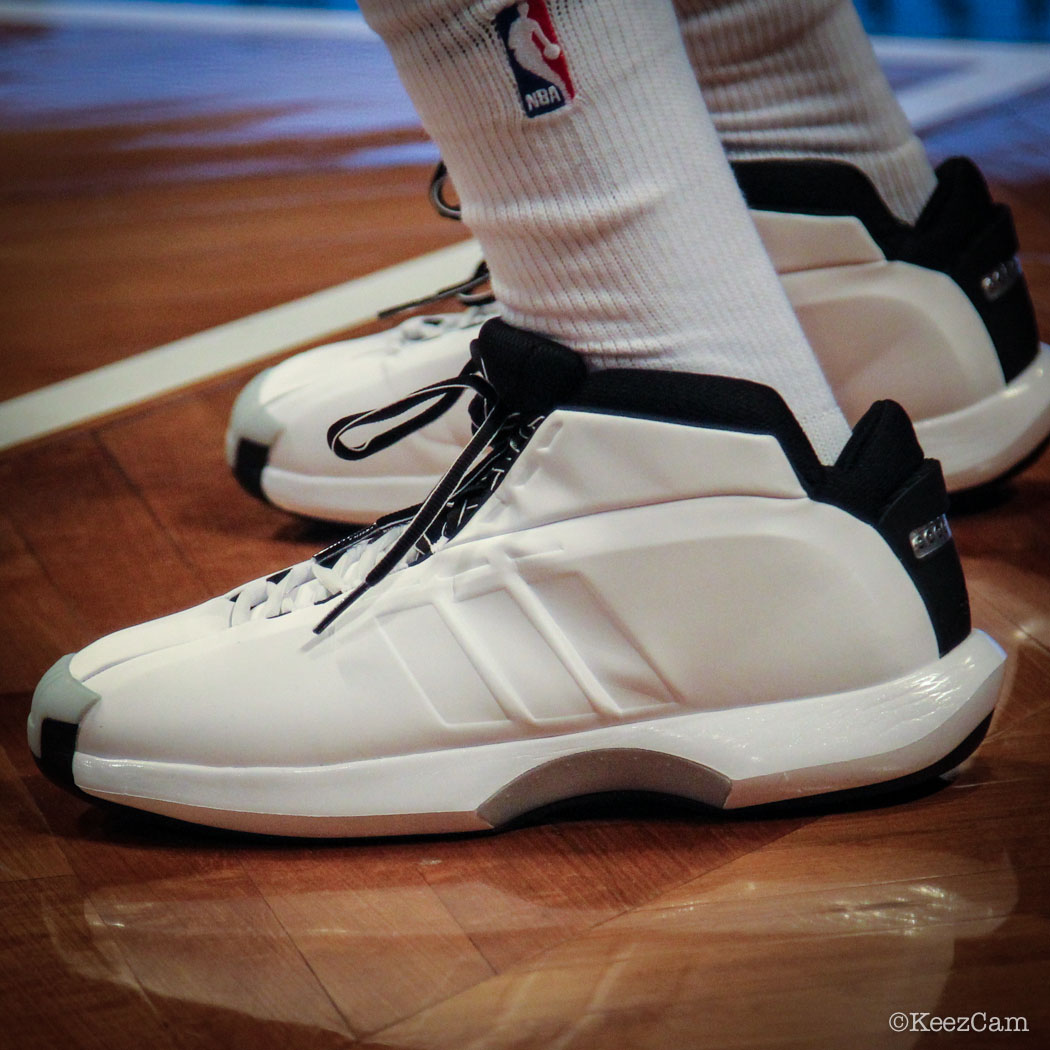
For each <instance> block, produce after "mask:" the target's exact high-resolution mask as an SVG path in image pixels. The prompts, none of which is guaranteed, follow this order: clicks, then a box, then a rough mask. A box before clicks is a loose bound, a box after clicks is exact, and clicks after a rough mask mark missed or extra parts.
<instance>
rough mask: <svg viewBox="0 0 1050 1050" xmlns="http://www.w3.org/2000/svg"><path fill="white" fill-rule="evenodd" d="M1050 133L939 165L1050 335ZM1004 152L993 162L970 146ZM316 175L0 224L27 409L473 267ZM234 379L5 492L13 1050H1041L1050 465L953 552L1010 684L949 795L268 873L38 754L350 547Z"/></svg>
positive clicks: (38, 463) (41, 461)
mask: <svg viewBox="0 0 1050 1050" xmlns="http://www.w3.org/2000/svg"><path fill="white" fill-rule="evenodd" d="M1045 113H1046V100H1045V99H1042V98H1041V97H1040V96H1038V95H1036V96H1033V97H1031V98H1029V99H1028V100H1026V101H1025V102H1024V104H1020V103H1018V102H1016V101H1014V102H1011V103H1010V104H1009V106H1006V107H1004V108H1000V110H999V111H998V114H997V116H996V115H995V114H993V115H992V116H988V115H985V116H982V117H980V118H974V119H973V120H971V121H968V122H961V123H957V124H956V125H954V126H952V127H950V128H945V129H941V130H940V131H939V132H938V134H937V135H934V136H932V137H931V148H934V149H935V151H936V152H938V153H939V154H940V155H945V154H947V153H948V152H952V151H955V150H957V149H960V148H968V149H970V150H971V151H973V152H976V153H977V154H978V157H979V159H980V160H982V162H984V163H986V164H989V165H990V166H991V167H993V168H994V170H995V171H996V172H997V179H996V188H997V192H998V193H999V194H1000V196H1001V197H1003V198H1004V199H1006V200H1008V201H1009V202H1010V203H1011V204H1012V205H1013V206H1014V207H1015V209H1016V211H1017V214H1018V216H1019V219H1020V225H1021V229H1022V239H1023V243H1024V262H1025V266H1026V269H1027V272H1028V274H1029V278H1030V280H1031V282H1032V284H1033V288H1034V291H1035V295H1036V297H1037V300H1038V306H1039V310H1040V317H1041V321H1042V324H1043V327H1044V331H1048V330H1050V163H1047V162H1046V159H1045V158H1043V157H1042V156H1041V153H1040V150H1041V147H1039V146H1038V140H1033V142H1035V145H1033V147H1032V149H1031V151H1030V152H1029V153H1027V154H1026V155H1025V158H1024V159H1025V160H1026V161H1027V162H1028V163H1027V166H1026V167H1025V171H1026V177H1025V178H1024V179H1011V178H1010V177H1009V172H1008V168H1009V164H1010V158H1009V157H1004V156H1003V155H1002V154H1001V153H998V152H997V150H998V149H999V146H998V145H997V143H1001V142H1002V141H1003V140H1004V139H1003V136H1006V137H1007V140H1009V136H1008V134H1007V133H1008V132H1009V133H1015V138H1014V139H1013V140H1010V141H1016V140H1017V139H1018V138H1020V139H1023V134H1022V132H1023V128H1024V126H1025V122H1028V124H1029V125H1030V126H1036V127H1038V126H1045V125H1043V124H1042V122H1043V121H1044V119H1045ZM993 117H994V126H995V128H996V129H997V131H998V132H999V137H998V138H994V137H988V136H985V137H982V136H981V135H980V134H979V131H980V129H981V127H982V126H984V124H989V126H991V124H990V122H992V120H993ZM1018 122H1020V125H1021V130H1018ZM69 134H71V135H72V134H73V132H70V133H69ZM76 141H77V144H78V145H77V148H81V147H83V148H85V149H86V153H85V156H86V157H88V158H91V159H90V164H89V163H88V162H87V161H85V162H84V164H83V166H82V170H84V171H88V172H90V171H95V172H98V171H103V170H105V168H106V165H107V163H109V162H110V158H112V157H113V155H114V154H113V153H112V146H111V144H108V143H107V142H106V141H104V140H102V139H98V138H96V139H93V140H91V142H92V143H93V144H89V145H87V146H85V143H86V142H87V139H85V138H84V137H81V138H78V139H77V140H76ZM56 142H57V143H59V144H60V145H61V142H62V140H61V136H59V137H58V138H56V139H54V140H53V142H52V145H54V143H56ZM67 144H68V143H67ZM39 148H40V149H43V146H40V147H39ZM48 148H51V147H48ZM56 148H57V147H56ZM260 148H261V147H260ZM27 149H29V147H28V146H27ZM33 149H37V147H33ZM33 149H29V152H30V153H31V154H32V155H33V156H36V157H37V158H38V161H39V157H40V154H39V153H33ZM322 153H323V150H319V155H320V154H322ZM114 163H119V157H118V158H117V160H116V161H114ZM1040 164H1043V166H1044V171H1045V174H1044V175H1039V176H1032V175H1031V171H1032V170H1033V167H1035V168H1038V167H1039V165H1040ZM92 165H93V167H92ZM320 167H321V169H322V170H321V171H320V172H315V173H311V172H309V171H306V172H302V173H300V174H288V173H282V174H279V175H269V176H267V175H254V176H251V177H239V176H236V175H227V176H225V177H222V178H216V179H213V180H199V179H198V180H195V181H193V182H192V183H185V184H184V183H181V182H178V181H176V182H165V183H163V184H148V180H146V181H144V182H143V184H141V185H138V186H137V187H135V188H129V187H128V186H127V185H122V186H120V187H118V188H116V189H114V190H112V192H110V191H107V190H106V189H105V188H104V187H102V188H100V186H99V185H98V184H97V183H92V180H91V179H86V181H85V182H84V183H83V184H82V185H80V186H79V188H78V186H77V183H76V180H75V179H73V180H72V181H67V182H64V183H63V188H62V190H61V193H59V192H57V191H53V190H50V189H48V186H47V185H46V184H44V182H38V183H34V181H33V179H34V178H35V177H36V176H33V177H32V178H29V180H28V182H26V183H25V185H24V186H23V189H22V191H21V197H20V198H19V197H18V195H14V194H8V195H7V196H5V198H4V200H3V202H2V203H0V212H2V216H3V218H4V221H5V224H6V225H5V228H6V229H8V230H12V231H13V233H12V234H11V236H10V237H9V238H7V239H6V241H5V247H4V248H3V249H2V251H3V252H6V253H7V256H6V258H7V259H8V260H9V261H10V260H12V259H14V260H15V261H16V262H17V261H19V260H24V261H25V270H24V272H23V273H22V274H21V276H20V278H19V280H20V281H21V282H22V283H21V284H20V285H18V286H17V288H16V293H17V294H15V295H13V296H11V297H10V301H9V302H8V303H7V304H6V305H5V310H7V311H9V313H8V315H7V318H8V320H10V319H11V318H14V319H15V324H14V335H13V339H14V340H15V342H14V344H12V345H13V346H14V347H15V351H16V352H12V353H11V354H10V356H9V358H8V360H9V362H10V363H9V364H8V365H7V366H6V372H5V375H4V379H3V382H4V383H5V384H6V387H5V389H6V390H8V391H9V392H10V391H15V390H20V389H30V388H32V387H33V386H35V385H37V384H38V383H39V382H41V381H43V380H44V379H45V378H47V377H48V376H52V375H60V374H65V373H67V372H68V371H69V370H70V369H74V370H76V369H79V368H87V367H92V366H93V365H95V364H98V363H101V362H103V361H105V360H112V359H113V358H114V357H119V356H121V355H123V354H124V353H127V352H131V351H133V350H135V349H142V348H144V347H146V346H149V345H151V344H152V343H154V342H159V341H162V340H164V339H167V338H171V337H173V336H176V335H181V334H186V333H188V332H191V331H194V330H197V329H199V328H201V327H204V326H206V325H208V324H212V323H215V322H217V321H219V320H225V319H229V318H230V317H236V316H240V315H242V314H243V313H246V312H248V311H250V310H253V309H256V308H258V307H259V306H262V305H269V304H271V303H274V302H279V301H282V300H284V299H286V298H289V297H291V296H293V295H296V294H300V293H301V292H303V291H309V290H313V289H314V288H320V287H323V286H325V285H326V284H330V283H333V282H334V281H337V280H342V279H345V278H346V277H349V276H352V275H353V274H354V273H357V272H364V271H366V270H369V269H371V268H373V267H375V266H378V265H382V264H383V263H384V262H392V261H395V260H397V259H399V258H403V257H405V256H407V255H409V254H412V253H414V252H417V251H421V250H424V249H425V248H428V247H431V246H433V245H435V244H437V243H441V242H442V240H443V239H449V238H450V237H454V236H456V231H455V230H454V229H453V230H451V231H448V230H446V229H445V224H442V223H439V222H437V221H436V220H433V219H431V218H430V217H429V215H428V212H427V209H426V206H425V204H423V203H422V201H421V200H420V199H419V189H420V187H421V186H422V185H424V184H425V179H426V171H425V169H423V168H414V167H406V168H400V169H384V170H382V171H381V172H351V173H349V174H347V173H341V174H337V173H334V172H332V171H328V170H324V167H325V166H324V165H323V164H322V165H321V166H320ZM33 170H34V171H36V170H43V165H42V162H40V163H38V164H37V167H36V168H34V169H33ZM34 187H35V188H34ZM118 213H119V216H120V221H119V222H114V221H112V217H113V216H114V215H115V214H118ZM219 241H221V246H219V247H215V245H216V244H217V243H218V242H219ZM333 245H334V247H333ZM202 246H209V247H208V249H207V250H204V249H203V248H202ZM259 246H263V248H265V250H264V251H260V250H258V249H259ZM216 253H217V254H216ZM104 260H109V262H108V263H107V264H106V265H103V261H104ZM14 268H15V269H16V270H17V269H19V267H18V266H15V267H14ZM217 273H222V274H224V275H225V276H224V277H223V281H222V286H221V294H220V291H219V290H218V289H217V287H216V280H217V279H216V274H217ZM100 275H101V277H100ZM453 276H455V275H453ZM59 279H60V280H61V283H62V294H61V295H60V296H59V295H56V294H55V287H54V281H57V280H59ZM8 330H9V331H10V330H11V326H10V325H8ZM244 378H245V376H244V375H239V376H234V377H231V378H227V379H222V380H218V381H214V382H211V383H208V384H206V385H204V386H201V387H199V388H197V389H194V390H192V391H190V392H187V393H183V394H180V395H176V396H172V397H169V398H166V399H163V400H161V401H156V402H151V403H149V404H146V405H143V406H141V407H139V408H137V409H135V410H132V411H129V412H127V413H125V414H123V415H121V416H119V417H116V418H113V419H109V420H107V421H104V422H102V423H100V424H97V425H94V426H92V427H89V428H86V429H81V430H78V431H74V432H70V433H66V434H63V435H59V436H57V437H55V438H52V439H49V440H46V441H43V442H39V443H37V444H35V445H33V446H30V447H26V448H23V449H20V450H16V451H14V452H11V453H9V454H7V455H5V456H4V457H2V458H0V491H2V493H3V501H2V504H0V552H2V559H0V585H2V588H3V601H2V602H0V637H2V638H3V639H4V642H3V657H2V666H0V683H2V685H0V691H2V693H3V695H2V697H0V797H2V802H0V1024H2V1028H0V1045H3V1046H5V1047H6V1046H10V1047H12V1048H18V1050H22V1048H26V1050H29V1048H47V1050H50V1048H59V1047H62V1048H76V1050H80V1048H84V1050H94V1048H99V1050H101V1048H106V1050H123V1048H128V1050H132V1048H135V1050H137V1048H141V1047H151V1048H161V1050H169V1048H194V1050H198V1048H199V1050H213V1048H214V1050H230V1048H236V1050H239V1048H242V1047H244V1048H248V1047H251V1048H268V1047H274V1048H277V1047H286V1048H287V1047H291V1048H299V1047H304V1048H305V1047H309V1048H313V1047H319V1048H327V1047H333V1048H335V1047H347V1046H352V1045H361V1046H367V1047H375V1048H379V1047H405V1048H420V1050H423V1048H428V1050H429V1048H435V1050H436V1048H449V1050H466V1048H472V1050H475V1048H482V1047H484V1048H489V1047H493V1048H499V1047H506V1048H514V1050H525V1048H529V1050H531V1048H546V1047H558V1048H571V1050H583V1048H592V1047H593V1048H602V1050H605V1048H609V1047H626V1048H645V1050H648V1048H654V1050H655V1048H660V1050H664V1048H667V1050H675V1048H681V1047H723V1048H724V1047H777V1048H784V1047H800V1048H803V1047H804V1048H809V1047H828V1048H832V1047H834V1048H841V1047H845V1046H851V1047H853V1046H856V1047H883V1046H885V1047H894V1048H896V1047H907V1046H917V1047H933V1046H941V1045H950V1046H952V1047H984V1046H1015V1045H1016V1046H1031V1047H1037V1046H1045V1045H1048V1040H1050V1035H1048V1033H1050V1004H1048V1000H1047V995H1046V992H1047V989H1048V988H1050V877H1048V876H1050V870H1048V866H1050V835H1048V832H1050V815H1048V814H1050V541H1048V539H1047V520H1048V508H1050V458H1048V457H1044V458H1043V460H1042V461H1041V462H1040V463H1038V464H1037V465H1036V466H1035V467H1033V468H1032V469H1031V470H1029V471H1028V472H1027V473H1025V474H1024V475H1022V476H1021V477H1019V478H1018V479H1017V480H1016V481H1015V482H1013V483H1012V485H1011V486H1010V487H1009V488H1008V489H1007V490H1006V491H1005V492H1004V493H1003V494H1002V496H1001V497H1000V498H998V499H993V500H990V501H987V502H986V505H984V506H983V507H981V508H979V509H976V510H969V511H967V512H966V513H964V514H957V515H956V516H955V518H954V522H953V524H954V528H955V530H956V535H957V537H958V541H959V544H960V547H961V549H962V551H963V554H964V556H965V562H966V569H967V573H968V576H969V579H970V582H971V589H972V594H973V602H974V612H975V618H976V621H977V623H978V624H979V625H980V626H982V627H983V628H985V629H986V630H988V631H989V632H991V633H992V634H993V635H994V636H995V637H996V638H997V639H998V640H999V641H1000V642H1001V643H1002V644H1003V645H1004V647H1005V648H1006V649H1007V651H1008V653H1009V656H1010V663H1009V676H1008V686H1007V688H1006V691H1005V692H1004V696H1003V701H1002V703H1001V706H1000V708H999V710H998V713H997V715H996V719H995V722H994V724H993V728H992V731H991V733H990V735H989V737H988V739H987V740H986V742H985V744H984V745H983V746H982V747H981V749H980V750H979V751H978V753H977V754H976V756H975V757H974V758H973V759H972V760H971V761H970V762H969V763H968V764H967V766H966V767H965V769H964V770H963V771H962V772H961V774H960V775H959V776H958V777H957V779H956V780H955V781H954V782H953V783H951V784H950V785H949V786H946V787H944V788H942V789H940V790H928V791H922V792H918V793H912V794H911V795H909V796H908V797H903V798H898V799H895V800H893V802H892V803H887V804H885V805H879V806H872V807H869V808H862V809H852V810H831V811H800V812H795V813H779V814H769V813H766V814H763V815H760V816H757V817H748V816H739V815H737V816H731V815H722V814H711V813H698V812H695V811H691V810H687V809H684V808H682V807H680V806H677V805H675V804H673V803H670V802H668V801H666V800H652V799H631V800H624V799H620V800H615V801H611V802H609V801H607V802H603V803H600V804H593V805H590V806H577V807H575V808H573V809H570V810H567V811H563V812H560V813H555V814H548V815H546V816H542V817H540V818H539V819H538V820H537V821H536V822H535V823H534V824H532V825H530V826H524V827H520V828H517V829H515V830H512V831H508V832H505V833H502V834H499V835H490V836H475V837H471V836H459V837H445V838H439V839H401V840H389V841H370V842H366V841H341V842H332V843H313V842H307V843H303V842H295V841H272V840H265V839H252V838H248V837H234V836H229V835H222V834H216V833H209V832H207V831H198V830H194V829H192V828H187V827H184V826H177V825H172V824H165V823H158V822H153V821H150V820H148V819H145V818H142V817H139V816H136V815H134V814H129V813H119V812H112V811H107V810H103V809H99V808H95V807H94V806H91V805H89V804H87V803H85V802H81V801H78V800H77V799H75V798H73V797H71V796H69V795H67V794H65V793H63V792H61V791H59V790H58V789H57V788H55V787H53V786H52V785H51V784H49V783H48V782H47V781H45V780H44V779H43V778H42V777H41V776H40V775H39V774H38V773H37V772H36V770H35V767H34V766H33V763H32V761H31V758H30V756H29V754H28V751H27V749H26V746H25V740H24V720H25V715H26V712H27V709H28V703H29V696H30V692H31V690H32V688H33V686H34V684H35V682H36V680H37V679H38V678H39V676H40V674H41V673H42V672H43V671H44V670H45V669H46V668H47V666H48V665H49V664H50V663H51V662H52V661H53V660H54V659H56V658H57V657H58V656H59V655H61V654H62V653H64V652H67V651H70V650H73V649H75V648H77V647H79V646H81V645H83V644H85V643H86V642H88V641H90V640H91V639H92V638H94V637H96V636H97V635H99V634H101V633H104V632H107V631H111V630H114V629H116V628H119V627H121V626H124V625H126V624H128V623H132V622H136V621H139V620H142V619H145V618H147V617H151V616H155V615H159V614H162V613H164V612H168V611H171V610H173V609H176V608H179V607H182V606H185V605H187V604H189V603H192V602H194V601H197V600H199V599H202V598H204V597H206V596H209V595H211V594H214V593H216V592H218V591H220V590H222V589H225V588H227V587H229V586H231V585H233V584H235V583H237V582H239V581H241V580H244V579H247V578H249V577H251V576H253V575H255V574H257V573H259V572H262V571H264V570H267V569H271V568H275V567H277V566H280V565H283V564H287V563H289V562H290V561H292V560H295V559H298V558H301V557H304V556H306V555H308V554H309V553H311V552H312V551H313V550H315V549H316V548H317V547H319V546H320V545H322V544H323V543H325V542H327V540H328V539H329V538H330V537H331V533H329V532H326V531H325V530H323V529H320V528H318V527H315V526H310V525H307V524H305V523H302V522H298V521H293V520H291V519H289V518H287V517H285V516H283V515H281V514H280V513H278V512H277V511H275V510H273V509H271V508H267V507H264V506H261V505H259V504H256V503H255V502H253V501H252V500H251V499H249V498H248V497H247V496H245V495H243V494H242V493H241V492H240V491H239V489H238V488H237V487H236V485H235V484H234V482H233V480H232V479H231V478H230V476H229V475H228V472H227V470H226V468H225V466H224V465H223V462H222V453H221V438H222V432H223V428H224V425H225V420H226V415H227V413H228V410H229V407H230V405H231V403H232V400H233V397H234V396H235V394H236V391H237V390H238V388H239V385H240V383H241V382H243V380H244ZM895 1011H920V1012H921V1011H929V1012H930V1013H931V1014H933V1015H940V1016H952V1017H954V1016H961V1015H970V1014H972V1013H974V1012H975V1011H983V1012H984V1013H985V1014H986V1015H987V1016H988V1017H989V1018H991V1017H996V1016H1023V1017H1025V1018H1027V1021H1028V1025H1029V1028H1030V1033H1029V1034H1028V1035H991V1034H986V1035H962V1034H958V1033H955V1034H952V1035H947V1034H943V1035H936V1034H921V1033H916V1034H897V1033H894V1032H891V1031H890V1029H889V1027H888V1018H889V1016H890V1014H891V1013H893V1012H895Z"/></svg>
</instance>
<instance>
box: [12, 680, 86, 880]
mask: <svg viewBox="0 0 1050 1050" xmlns="http://www.w3.org/2000/svg"><path fill="white" fill-rule="evenodd" d="M2 702H3V699H2V698H0V703H2ZM16 746H18V747H19V748H22V747H24V746H25V744H24V742H23V741H19V742H18V743H17V745H16ZM72 873H73V872H72V869H71V868H70V866H69V862H68V861H67V860H66V858H65V856H64V855H63V853H62V851H61V849H59V846H58V843H57V842H56V841H55V839H54V836H53V835H52V834H51V829H50V828H49V827H48V826H47V823H46V822H45V820H44V817H43V815H42V814H41V812H40V810H39V809H38V808H37V806H36V804H35V803H34V802H33V800H32V798H31V797H30V795H29V793H28V792H27V791H26V789H25V785H24V784H23V783H22V778H21V776H20V775H19V773H18V771H17V770H16V768H15V766H14V765H13V763H12V762H11V759H10V758H9V757H8V755H7V750H6V748H5V747H3V746H0V882H18V881H21V880H24V879H45V878H53V877H57V876H62V875H71V874H72Z"/></svg>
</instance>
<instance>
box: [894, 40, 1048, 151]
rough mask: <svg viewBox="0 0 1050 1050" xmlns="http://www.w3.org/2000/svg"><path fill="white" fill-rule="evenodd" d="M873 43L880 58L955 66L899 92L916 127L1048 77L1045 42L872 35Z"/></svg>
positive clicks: (985, 105)
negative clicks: (1015, 42)
mask: <svg viewBox="0 0 1050 1050" xmlns="http://www.w3.org/2000/svg"><path fill="white" fill-rule="evenodd" d="M874 44H875V53H876V54H877V55H878V57H879V61H880V62H883V63H893V62H902V63H908V64H909V65H916V66H921V65H924V64H928V65H932V66H940V65H944V64H952V65H958V66H959V68H958V69H957V70H955V69H953V70H951V71H950V72H946V73H942V74H941V75H939V76H935V77H931V78H930V79H929V80H928V81H925V82H921V83H918V84H913V85H911V86H909V87H906V88H904V89H902V90H901V91H899V92H898V94H897V97H898V99H899V100H900V103H901V106H902V107H903V109H904V112H905V113H906V114H907V115H908V119H909V120H910V121H911V124H912V127H914V128H915V130H916V131H920V132H921V131H927V130H929V129H931V128H934V127H936V126H937V125H939V124H946V123H947V122H948V121H949V120H954V119H955V118H956V117H960V116H962V115H963V114H965V113H970V112H972V111H974V110H979V109H987V108H988V107H990V106H994V105H995V104H996V103H998V102H1002V101H1003V100H1004V99H1008V98H1013V97H1015V96H1017V95H1021V94H1024V93H1025V92H1026V91H1031V90H1033V89H1034V88H1037V87H1040V86H1042V85H1044V84H1047V83H1050V46H1048V45H1046V44H1013V43H987V42H984V41H979V40H910V39H897V38H893V37H879V38H876V39H875V41H874Z"/></svg>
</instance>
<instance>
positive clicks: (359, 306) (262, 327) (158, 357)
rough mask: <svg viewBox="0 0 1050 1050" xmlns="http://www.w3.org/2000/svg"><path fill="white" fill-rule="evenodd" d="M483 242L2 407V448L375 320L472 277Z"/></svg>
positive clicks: (309, 298)
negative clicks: (393, 306)
mask: <svg viewBox="0 0 1050 1050" xmlns="http://www.w3.org/2000/svg"><path fill="white" fill-rule="evenodd" d="M480 260H481V249H480V248H479V247H478V244H477V242H476V241H461V242H459V243H458V244H453V245H450V246H449V247H447V248H440V249H438V250H437V251H434V252H428V253H427V254H426V255H420V256H418V257H417V258H415V259H411V260H409V261H408V262H403V263H398V264H397V265H395V266H388V267H387V268H386V269H385V270H378V271H377V272H376V273H372V274H368V275H367V276H365V277H358V278H356V279H355V280H352V281H347V282H346V283H345V284H340V285H336V286H335V287H334V288H326V289H325V290H324V291H320V292H314V293H313V294H312V295H307V296H304V297H303V298H301V299H294V300H292V302H290V303H283V304H282V305H280V306H274V307H271V308H270V309H269V310H263V311H261V312H260V313H257V314H251V315H250V316H248V317H243V318H241V319H240V320H237V321H230V322H229V323H227V324H222V325H219V326H218V327H216V328H209V329H208V330H207V331H204V332H198V333H197V334H196V335H190V336H186V337H185V338H183V339H176V340H175V341H174V342H173V343H166V344H165V345H164V346H158V347H155V348H154V349H153V350H146V351H144V352H143V353H141V354H136V355H135V356H133V357H127V358H124V359H123V360H121V361H115V362H113V363H112V364H109V365H103V366H102V367H101V368H96V369H94V370H93V371H91V372H85V373H84V374H83V375H78V376H73V377H72V378H71V379H63V380H62V381H61V382H58V383H52V384H51V385H50V386H46V387H44V388H43V389H41V390H34V391H33V392H32V393H29V394H22V395H21V396H20V397H14V398H11V399H10V400H8V401H5V402H3V404H0V449H6V448H11V447H12V446H13V445H18V444H21V443H22V442H24V441H30V440H32V439H33V438H38V437H43V436H44V435H46V434H52V433H54V432H55V431H57V430H63V429H64V428H66V427H69V426H73V425H74V424H76V423H84V422H87V421H88V420H90V419H94V418H97V417H98V416H102V415H105V414H106V413H109V412H115V411H117V410H118V409H122V408H127V407H129V406H131V405H135V404H138V403H139V402H142V401H147V400H149V399H150V398H153V397H157V396H158V395H160V394H166V393H168V392H169V391H172V390H178V389H179V388H181V387H184V386H189V385H190V384H192V383H197V382H199V381H200V380H202V379H208V378H210V377H211V376H215V375H219V374H220V373H222V372H229V371H232V370H233V369H236V368H240V367H241V366H242V365H247V364H250V363H251V362H253V361H258V360H261V359H262V358H265V357H271V356H273V355H275V354H279V353H281V352H282V351H284V350H291V349H293V348H294V347H296V346H302V345H303V344H304V343H309V342H313V341H314V340H316V339H323V338H325V337H326V336H329V335H332V334H334V333H336V332H341V331H344V330H345V329H348V328H352V327H354V326H355V325H359V324H363V323H364V322H365V321H370V320H372V319H373V318H374V317H375V315H376V309H377V307H380V306H385V305H388V304H390V303H396V302H399V301H404V300H405V299H409V298H411V297H413V296H417V295H426V294H427V293H429V292H432V291H433V290H434V289H435V288H441V287H445V286H447V285H449V284H451V283H452V282H453V281H454V280H456V278H458V277H462V276H466V275H468V274H470V273H471V272H473V270H474V267H476V266H477V264H478V262H479V261H480Z"/></svg>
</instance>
